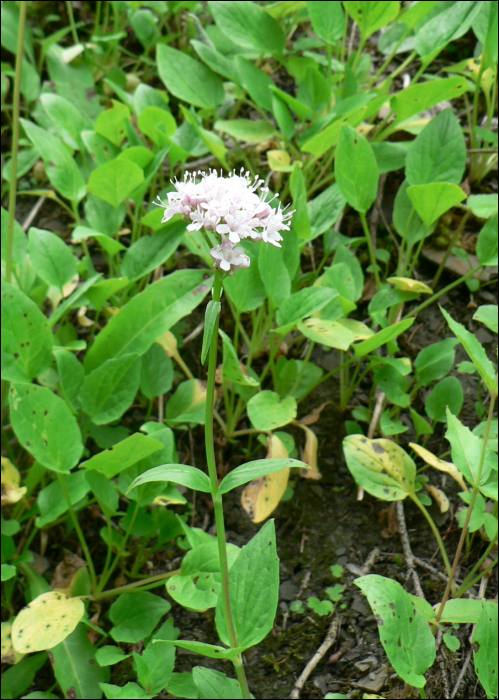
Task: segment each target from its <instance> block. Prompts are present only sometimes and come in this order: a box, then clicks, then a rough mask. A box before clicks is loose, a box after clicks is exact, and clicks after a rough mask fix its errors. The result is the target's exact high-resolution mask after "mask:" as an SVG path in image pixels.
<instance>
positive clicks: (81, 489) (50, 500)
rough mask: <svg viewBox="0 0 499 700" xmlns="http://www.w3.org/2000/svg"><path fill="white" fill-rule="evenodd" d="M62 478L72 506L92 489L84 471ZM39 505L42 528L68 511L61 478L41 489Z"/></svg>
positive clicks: (39, 525)
mask: <svg viewBox="0 0 499 700" xmlns="http://www.w3.org/2000/svg"><path fill="white" fill-rule="evenodd" d="M61 478H62V479H64V481H65V483H66V487H67V490H68V493H69V500H70V501H71V505H72V506H75V505H76V504H77V503H79V502H80V501H81V500H82V499H83V498H84V497H85V496H86V494H87V493H88V492H89V491H90V485H89V483H88V481H87V480H86V477H85V474H84V473H83V472H73V473H72V474H63V475H62V476H61ZM37 505H38V510H39V511H40V516H39V517H38V518H36V521H35V523H36V526H37V527H40V528H42V527H45V526H46V525H48V524H49V523H53V522H54V521H55V520H57V518H59V517H60V516H61V515H63V513H66V511H67V510H68V508H69V506H68V502H67V500H66V498H65V494H64V492H63V490H62V486H61V483H60V480H59V479H57V481H52V482H51V483H50V484H49V485H48V486H46V487H45V488H44V489H42V490H41V491H40V493H39V494H38V498H37ZM44 580H45V579H43V581H44Z"/></svg>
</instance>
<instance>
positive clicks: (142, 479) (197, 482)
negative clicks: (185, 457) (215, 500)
mask: <svg viewBox="0 0 499 700" xmlns="http://www.w3.org/2000/svg"><path fill="white" fill-rule="evenodd" d="M151 481H171V482H172V483H174V484H180V485H181V486H187V488H190V489H193V490H194V491H203V492H204V493H210V491H211V486H210V480H209V478H208V476H207V474H205V473H204V472H202V471H201V470H200V469H196V467H191V466H189V465H188V464H163V465H161V466H160V467H154V468H153V469H149V470H148V471H146V472H144V473H143V474H141V475H140V476H138V477H137V478H136V479H135V480H134V481H133V482H132V483H131V485H130V486H129V487H128V491H131V490H132V489H134V488H135V487H136V486H141V485H142V484H147V483H150V482H151ZM128 491H127V492H128Z"/></svg>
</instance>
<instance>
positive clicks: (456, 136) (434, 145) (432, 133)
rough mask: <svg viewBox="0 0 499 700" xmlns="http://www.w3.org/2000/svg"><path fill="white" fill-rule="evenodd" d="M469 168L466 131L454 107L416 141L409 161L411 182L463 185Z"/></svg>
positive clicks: (429, 125)
mask: <svg viewBox="0 0 499 700" xmlns="http://www.w3.org/2000/svg"><path fill="white" fill-rule="evenodd" d="M465 168H466V143H465V141H464V135H463V130H462V129H461V125H460V124H459V122H458V120H457V117H456V115H455V114H454V112H453V111H452V109H444V111H443V112H440V114H438V115H437V116H436V117H435V118H434V119H432V120H431V122H430V123H429V124H427V125H426V126H425V128H424V129H423V131H422V132H421V133H420V134H419V135H418V136H416V139H415V140H414V142H413V143H412V145H411V147H410V149H409V152H408V154H407V161H406V170H405V173H406V177H407V181H408V182H409V185H427V184H429V183H431V182H447V183H449V182H450V183H454V184H456V185H459V184H460V183H461V181H462V179H463V174H464V170H465ZM409 196H410V195H409Z"/></svg>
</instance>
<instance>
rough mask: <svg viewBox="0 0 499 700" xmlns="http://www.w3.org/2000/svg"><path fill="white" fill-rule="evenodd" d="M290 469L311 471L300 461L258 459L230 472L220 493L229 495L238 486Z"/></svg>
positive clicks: (222, 484)
mask: <svg viewBox="0 0 499 700" xmlns="http://www.w3.org/2000/svg"><path fill="white" fill-rule="evenodd" d="M289 467H297V468H300V469H310V466H309V465H308V464H305V462H300V460H299V459H257V460H255V461H254V462H248V463H247V464H243V465H242V466H240V467H236V469H233V470H232V471H231V472H229V474H227V476H226V477H225V478H224V479H223V480H222V483H221V484H220V486H219V489H218V491H219V493H221V494H224V493H228V492H229V491H232V489H235V488H237V487H238V486H242V485H243V484H247V483H248V482H249V481H253V479H259V478H260V477H261V476H266V475H267V474H274V473H275V472H279V471H282V470H283V469H288V468H289Z"/></svg>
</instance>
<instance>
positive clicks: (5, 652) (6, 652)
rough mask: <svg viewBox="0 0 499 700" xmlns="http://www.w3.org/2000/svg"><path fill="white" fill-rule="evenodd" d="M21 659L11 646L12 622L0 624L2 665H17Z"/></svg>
mask: <svg viewBox="0 0 499 700" xmlns="http://www.w3.org/2000/svg"><path fill="white" fill-rule="evenodd" d="M22 658H23V654H20V653H19V652H18V651H16V650H15V649H14V647H13V646H12V620H8V621H6V622H2V663H3V664H11V665H12V666H13V665H14V664H17V663H19V661H21V659H22Z"/></svg>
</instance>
